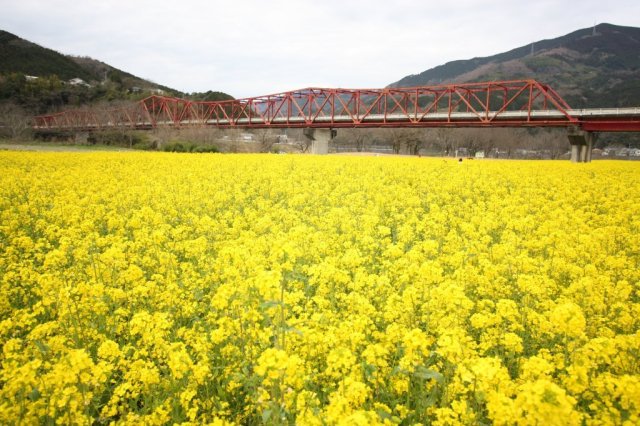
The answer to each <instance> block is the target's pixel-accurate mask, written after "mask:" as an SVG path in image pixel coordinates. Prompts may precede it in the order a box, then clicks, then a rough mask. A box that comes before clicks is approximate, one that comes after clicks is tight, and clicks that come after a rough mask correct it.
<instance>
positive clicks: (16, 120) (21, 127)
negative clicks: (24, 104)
mask: <svg viewBox="0 0 640 426" xmlns="http://www.w3.org/2000/svg"><path fill="white" fill-rule="evenodd" d="M0 134H4V135H5V136H6V137H8V138H10V139H12V140H20V139H28V138H29V137H30V135H31V122H30V118H29V116H28V115H27V114H26V113H25V112H24V110H23V109H22V108H20V107H19V106H17V105H15V104H12V103H7V104H0Z"/></svg>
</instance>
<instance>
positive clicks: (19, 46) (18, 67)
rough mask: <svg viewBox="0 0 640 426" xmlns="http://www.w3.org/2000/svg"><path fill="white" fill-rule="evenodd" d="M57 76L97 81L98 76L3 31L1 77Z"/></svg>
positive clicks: (62, 57)
mask: <svg viewBox="0 0 640 426" xmlns="http://www.w3.org/2000/svg"><path fill="white" fill-rule="evenodd" d="M11 73H21V74H26V75H31V76H39V77H43V76H49V75H54V74H55V75H57V76H58V77H59V78H60V79H63V80H70V79H72V78H81V79H83V80H86V81H89V80H95V79H96V78H95V75H92V74H91V73H90V72H89V71H87V70H86V69H84V68H83V67H82V66H80V65H79V64H77V63H76V62H74V61H73V60H72V59H70V58H68V57H66V56H64V55H62V54H60V53H58V52H56V51H53V50H51V49H46V48H44V47H41V46H38V45H37V44H34V43H31V42H29V41H27V40H23V39H21V38H20V37H18V36H16V35H13V34H11V33H8V32H6V31H2V30H0V74H11Z"/></svg>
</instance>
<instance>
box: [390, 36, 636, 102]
mask: <svg viewBox="0 0 640 426" xmlns="http://www.w3.org/2000/svg"><path fill="white" fill-rule="evenodd" d="M529 78H533V79H536V80H539V81H541V82H544V83H547V84H549V85H551V86H552V87H553V88H554V89H555V90H556V91H557V92H558V93H559V94H560V95H561V96H562V97H563V98H564V99H565V100H566V101H567V102H568V103H569V105H571V106H572V107H573V108H584V107H591V108H599V107H625V106H638V104H639V103H640V28H635V27H622V26H617V25H612V24H599V25H597V26H596V27H594V28H585V29H581V30H578V31H574V32H572V33H570V34H567V35H565V36H562V37H558V38H554V39H550V40H541V41H536V42H534V43H532V44H530V45H526V46H521V47H518V48H516V49H513V50H510V51H508V52H504V53H500V54H497V55H493V56H488V57H482V58H473V59H468V60H458V61H453V62H448V63H446V64H444V65H440V66H437V67H435V68H431V69H429V70H426V71H424V72H421V73H419V74H415V75H409V76H406V77H404V78H402V79H401V80H399V81H397V82H395V83H393V84H392V85H391V86H396V87H397V86H404V87H409V86H421V85H434V84H444V83H453V82H455V83H466V82H478V81H495V80H512V79H529Z"/></svg>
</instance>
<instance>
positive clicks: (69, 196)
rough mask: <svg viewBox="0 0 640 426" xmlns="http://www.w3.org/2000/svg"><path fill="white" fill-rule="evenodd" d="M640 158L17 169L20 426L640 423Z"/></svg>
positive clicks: (9, 420)
mask: <svg viewBox="0 0 640 426" xmlns="http://www.w3.org/2000/svg"><path fill="white" fill-rule="evenodd" d="M639 283H640V163H637V162H613V161H611V162H610V161H601V162H595V163H592V164H570V163H569V162H546V161H464V162H462V163H458V162H456V161H453V160H443V159H424V158H376V157H369V158H356V157H340V156H328V157H315V156H295V155H294V156H291V155H289V156H284V155H282V156H276V155H189V154H184V155H180V154H161V153H77V154H71V153H17V152H15V153H14V152H2V153H0V289H1V294H2V297H1V298H0V344H1V347H2V353H1V355H0V357H1V358H0V359H1V368H0V423H1V424H8V425H11V424H110V423H117V424H132V425H139V424H174V423H176V424H183V425H185V424H194V425H195V424H203V423H207V424H261V423H267V424H300V425H307V424H308V425H323V424H348V425H369V424H388V425H392V424H406V425H413V424H425V425H426V424H434V425H449V424H487V423H494V424H498V425H502V424H504V425H511V424H522V425H527V424H532V425H534V424H538V425H549V424H550V425H552V424H576V425H579V424H587V425H591V424H593V425H596V424H597V425H601V424H628V425H631V424H638V423H640V334H639V325H640V289H639Z"/></svg>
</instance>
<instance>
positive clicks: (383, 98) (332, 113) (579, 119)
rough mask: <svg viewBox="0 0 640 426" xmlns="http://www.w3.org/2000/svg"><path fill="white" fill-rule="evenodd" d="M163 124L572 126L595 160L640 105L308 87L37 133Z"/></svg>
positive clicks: (92, 114) (510, 87) (60, 123)
mask: <svg viewBox="0 0 640 426" xmlns="http://www.w3.org/2000/svg"><path fill="white" fill-rule="evenodd" d="M161 126H173V127H177V128H180V127H185V126H216V127H219V128H239V127H240V128H310V129H338V128H354V127H566V128H569V129H571V131H570V136H569V138H570V141H571V143H572V145H576V146H578V148H577V153H576V156H577V158H576V161H580V158H582V157H584V159H583V161H588V159H587V158H586V156H587V155H590V151H591V144H592V137H591V136H592V132H640V107H638V108H599V109H577V110H576V109H572V108H571V107H570V106H569V105H568V104H567V103H566V102H565V101H564V100H563V99H562V97H561V96H560V95H559V94H558V93H557V92H556V91H555V90H553V89H552V88H551V87H549V86H548V85H545V84H542V83H540V82H538V81H535V80H515V81H495V82H485V83H465V84H447V85H438V86H422V87H398V88H384V89H327V88H307V89H302V90H294V91H291V92H285V93H278V94H273V95H267V96H259V97H255V98H246V99H235V100H228V101H216V102H208V101H190V100H186V99H179V98H171V97H164V96H151V97H148V98H146V99H143V100H141V101H139V102H137V103H134V104H131V105H129V106H126V107H121V108H115V109H105V110H96V109H88V110H70V111H63V112H60V113H56V114H49V115H41V116H38V117H35V126H34V128H35V130H36V131H93V130H101V129H114V128H131V129H153V128H157V127H161ZM320 133H322V132H316V134H320ZM585 135H586V137H585ZM582 145H584V146H586V147H587V148H586V149H582V148H580V146H582ZM581 150H583V151H585V152H584V153H581V152H580V151H581ZM578 157H579V158H578Z"/></svg>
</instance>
